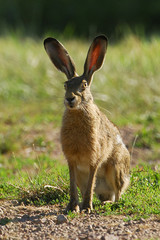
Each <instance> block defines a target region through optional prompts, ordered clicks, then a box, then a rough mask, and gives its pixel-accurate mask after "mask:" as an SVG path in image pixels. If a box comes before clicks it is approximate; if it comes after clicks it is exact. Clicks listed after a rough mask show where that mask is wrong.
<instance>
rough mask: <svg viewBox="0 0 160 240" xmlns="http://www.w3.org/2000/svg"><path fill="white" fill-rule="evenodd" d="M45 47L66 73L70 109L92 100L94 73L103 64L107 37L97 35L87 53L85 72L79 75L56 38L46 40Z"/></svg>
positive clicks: (66, 104) (57, 65)
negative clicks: (91, 88)
mask: <svg viewBox="0 0 160 240" xmlns="http://www.w3.org/2000/svg"><path fill="white" fill-rule="evenodd" d="M44 47H45V49H46V52H47V54H48V55H49V57H50V59H51V61H52V62H53V64H54V65H55V66H56V68H57V69H58V70H60V71H62V72H63V73H65V75H66V77H67V79H68V81H66V82H65V83H64V87H65V91H66V92H65V101H64V102H65V106H66V107H67V108H69V109H77V108H80V107H81V106H84V104H86V103H87V102H89V101H92V100H93V99H92V95H91V92H90V85H91V80H92V76H93V73H94V72H95V71H96V70H98V69H100V67H101V66H102V63H103V60H104V56H105V53H106V49H107V38H106V37H105V36H104V35H100V36H97V37H96V38H95V39H94V40H93V42H92V44H91V46H90V48H89V50H88V54H87V58H86V61H85V64H84V73H83V74H82V75H81V76H78V74H77V73H76V70H75V66H74V63H73V61H72V59H71V58H70V56H69V54H68V52H67V50H66V49H65V48H64V46H63V45H62V44H61V43H60V42H58V41H57V40H56V39H54V38H47V39H45V40H44Z"/></svg>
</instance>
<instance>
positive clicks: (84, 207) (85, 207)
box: [82, 202, 93, 213]
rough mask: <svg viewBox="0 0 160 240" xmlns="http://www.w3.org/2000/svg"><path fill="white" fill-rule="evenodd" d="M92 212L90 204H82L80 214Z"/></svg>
mask: <svg viewBox="0 0 160 240" xmlns="http://www.w3.org/2000/svg"><path fill="white" fill-rule="evenodd" d="M92 210H93V207H92V203H88V202H87V203H86V202H83V203H82V212H83V211H84V212H86V213H91V211H92Z"/></svg>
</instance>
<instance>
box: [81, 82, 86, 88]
mask: <svg viewBox="0 0 160 240" xmlns="http://www.w3.org/2000/svg"><path fill="white" fill-rule="evenodd" d="M86 87H87V82H82V85H81V88H82V90H84V89H85V88H86Z"/></svg>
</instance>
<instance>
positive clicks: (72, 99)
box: [66, 97, 75, 104]
mask: <svg viewBox="0 0 160 240" xmlns="http://www.w3.org/2000/svg"><path fill="white" fill-rule="evenodd" d="M74 99H75V97H72V98H66V100H67V101H68V103H70V104H71V103H73V101H74Z"/></svg>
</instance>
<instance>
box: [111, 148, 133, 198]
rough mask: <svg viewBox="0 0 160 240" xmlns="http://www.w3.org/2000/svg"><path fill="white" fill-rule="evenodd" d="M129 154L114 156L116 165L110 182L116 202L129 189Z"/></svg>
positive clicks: (112, 170)
mask: <svg viewBox="0 0 160 240" xmlns="http://www.w3.org/2000/svg"><path fill="white" fill-rule="evenodd" d="M126 152H127V154H124V155H117V156H114V157H115V158H114V160H113V162H114V164H113V165H112V169H111V173H112V175H111V174H110V176H109V179H108V181H110V183H111V184H112V187H113V190H114V193H115V202H117V201H118V200H119V199H120V197H121V195H122V193H123V192H124V191H125V190H126V189H127V187H128V185H129V179H130V176H129V163H130V156H129V153H128V151H127V150H126Z"/></svg>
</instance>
